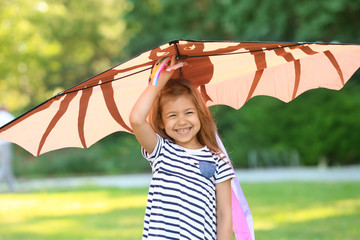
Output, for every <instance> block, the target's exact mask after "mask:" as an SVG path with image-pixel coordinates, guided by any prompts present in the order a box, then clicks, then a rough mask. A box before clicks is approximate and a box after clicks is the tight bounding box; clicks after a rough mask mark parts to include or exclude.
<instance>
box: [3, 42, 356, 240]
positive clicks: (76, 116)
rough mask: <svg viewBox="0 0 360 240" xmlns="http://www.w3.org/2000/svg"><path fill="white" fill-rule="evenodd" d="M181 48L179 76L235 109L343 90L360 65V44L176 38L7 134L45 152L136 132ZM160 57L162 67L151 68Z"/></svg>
mask: <svg viewBox="0 0 360 240" xmlns="http://www.w3.org/2000/svg"><path fill="white" fill-rule="evenodd" d="M173 55H176V56H177V59H178V60H180V61H181V62H182V63H183V64H182V65H181V66H180V68H179V69H178V70H177V71H174V76H173V77H174V78H177V77H183V78H185V79H187V80H189V81H191V82H192V83H193V84H195V85H196V87H197V88H198V90H199V91H200V93H201V95H202V96H203V98H204V100H205V101H206V103H207V105H208V106H212V105H218V104H222V105H228V106H230V107H232V108H235V109H239V108H241V107H242V106H243V105H244V104H245V103H246V102H247V101H248V100H249V99H250V98H252V97H254V96H259V95H265V96H272V97H275V98H278V99H280V100H282V101H284V102H289V101H291V100H293V99H294V98H296V97H297V96H299V95H300V94H302V93H303V92H305V91H307V90H310V89H316V88H328V89H334V90H339V89H341V88H342V87H343V86H344V85H345V83H346V82H347V81H348V80H349V79H350V78H351V76H352V75H353V74H354V73H355V71H357V70H358V68H359V67H360V45H356V44H333V43H300V42H231V41H191V40H175V41H171V42H169V43H166V44H163V45H161V46H159V47H156V48H153V49H151V50H149V51H146V52H143V53H141V54H139V55H138V56H136V57H134V58H132V59H130V60H128V61H125V62H123V63H121V64H119V65H117V66H115V67H113V68H110V69H108V70H106V71H104V72H103V73H100V74H98V75H96V76H94V77H92V78H90V79H88V80H86V81H84V82H82V83H80V84H78V85H76V86H74V87H72V88H69V89H67V90H65V91H63V92H61V93H59V94H57V95H56V96H54V97H52V98H50V99H48V100H46V101H45V102H43V103H42V104H40V105H39V106H37V107H35V108H33V109H31V110H30V111H28V112H26V113H25V114H23V115H21V116H19V117H18V118H16V119H15V120H13V121H12V122H10V123H8V124H7V125H5V126H3V127H1V128H0V139H1V140H4V141H9V142H13V143H16V144H18V145H20V146H21V147H23V148H24V149H26V150H27V151H29V152H30V153H32V154H33V155H35V156H38V155H40V154H43V153H46V152H49V151H53V150H56V149H61V148H66V147H78V148H88V147H90V146H91V145H93V144H94V143H96V142H97V141H99V140H100V139H102V138H104V137H105V136H107V135H109V134H111V133H113V132H117V131H124V132H129V133H131V132H132V130H131V128H130V124H129V114H130V111H131V109H132V106H133V105H134V103H135V101H136V99H137V98H138V97H139V95H140V94H141V93H142V91H143V90H144V88H145V87H146V86H147V84H149V83H148V80H149V78H150V79H151V80H152V81H156V76H157V74H159V71H161V70H162V69H163V67H164V64H165V62H166V61H167V60H163V61H161V60H162V59H166V57H170V56H173ZM155 63H158V64H159V69H160V70H159V71H154V72H153V74H154V76H151V73H152V72H151V70H152V68H153V66H154V65H155ZM152 84H156V82H155V83H152ZM239 187H240V186H238V187H236V186H233V188H232V189H233V192H232V194H233V197H236V198H237V202H238V203H240V205H239V204H238V205H234V202H233V207H235V208H236V207H237V209H238V210H239V207H240V208H242V210H243V213H244V214H243V218H242V220H241V219H240V220H239V219H238V220H236V223H239V222H241V224H246V221H247V223H248V226H247V227H245V228H242V229H238V232H241V231H242V230H244V229H245V230H246V229H247V230H246V231H248V233H249V234H248V235H246V234H245V235H246V236H248V237H243V238H240V237H238V236H239V235H241V234H238V235H237V239H238V240H239V239H251V240H253V239H254V235H253V227H252V220H251V219H250V217H251V212H250V211H249V209H248V206H247V203H246V200H245V203H246V204H244V201H242V198H243V195H242V191H241V188H240V189H239ZM249 216H250V217H249ZM244 219H245V220H246V221H244ZM249 219H250V220H249ZM234 224H235V223H234ZM251 232H252V233H251ZM250 233H251V234H250ZM235 235H236V231H235ZM245 235H244V234H243V236H245Z"/></svg>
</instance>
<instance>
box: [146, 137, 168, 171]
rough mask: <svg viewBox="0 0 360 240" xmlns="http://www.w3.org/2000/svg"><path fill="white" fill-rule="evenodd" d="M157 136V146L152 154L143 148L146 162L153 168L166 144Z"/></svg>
mask: <svg viewBox="0 0 360 240" xmlns="http://www.w3.org/2000/svg"><path fill="white" fill-rule="evenodd" d="M156 136H157V144H156V147H155V148H154V151H153V152H152V153H148V152H147V151H146V150H145V149H144V148H143V147H141V154H142V155H143V157H144V158H145V159H146V160H148V161H149V163H150V164H151V166H152V165H153V164H154V161H155V160H156V159H157V158H158V157H159V155H160V151H161V148H162V146H163V144H164V139H163V138H162V137H161V136H159V135H158V134H156Z"/></svg>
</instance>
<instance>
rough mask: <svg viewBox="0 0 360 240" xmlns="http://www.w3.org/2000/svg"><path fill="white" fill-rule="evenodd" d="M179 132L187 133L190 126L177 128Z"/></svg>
mask: <svg viewBox="0 0 360 240" xmlns="http://www.w3.org/2000/svg"><path fill="white" fill-rule="evenodd" d="M177 131H178V132H179V133H186V132H188V131H189V128H186V129H179V130H177Z"/></svg>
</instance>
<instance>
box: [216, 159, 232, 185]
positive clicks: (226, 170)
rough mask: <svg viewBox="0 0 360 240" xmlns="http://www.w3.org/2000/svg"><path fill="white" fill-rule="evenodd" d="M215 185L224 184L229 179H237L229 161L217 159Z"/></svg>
mask: <svg viewBox="0 0 360 240" xmlns="http://www.w3.org/2000/svg"><path fill="white" fill-rule="evenodd" d="M214 177H215V184H216V183H221V182H224V181H226V180H228V179H232V178H234V177H235V173H234V170H233V168H232V166H231V164H230V162H229V159H228V158H226V157H223V158H222V159H220V158H218V159H217V168H216V171H215V175H214Z"/></svg>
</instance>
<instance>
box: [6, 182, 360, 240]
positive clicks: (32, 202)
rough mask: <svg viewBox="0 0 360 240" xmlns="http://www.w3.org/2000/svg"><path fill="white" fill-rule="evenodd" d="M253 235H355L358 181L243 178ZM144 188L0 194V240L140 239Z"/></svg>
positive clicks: (350, 239)
mask: <svg viewBox="0 0 360 240" xmlns="http://www.w3.org/2000/svg"><path fill="white" fill-rule="evenodd" d="M242 187H243V190H244V193H245V194H246V196H247V200H248V202H249V205H250V207H251V209H252V213H253V218H254V226H255V235H256V239H257V240H259V239H260V240H261V239H266V240H287V239H289V240H290V239H291V240H300V239H301V240H304V239H306V240H312V239H313V240H340V239H341V240H354V239H360V228H359V222H360V183H268V184H243V186H242ZM146 197H147V189H117V188H95V187H90V188H81V189H72V190H62V191H58V190H57V191H39V192H32V193H16V194H2V195H0V240H10V239H11V240H15V239H16V240H24V239H26V240H28V239H29V240H42V239H55V240H56V239H66V240H71V239H82V240H95V239H126V240H131V239H141V233H142V221H143V215H144V209H145V204H146Z"/></svg>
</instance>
